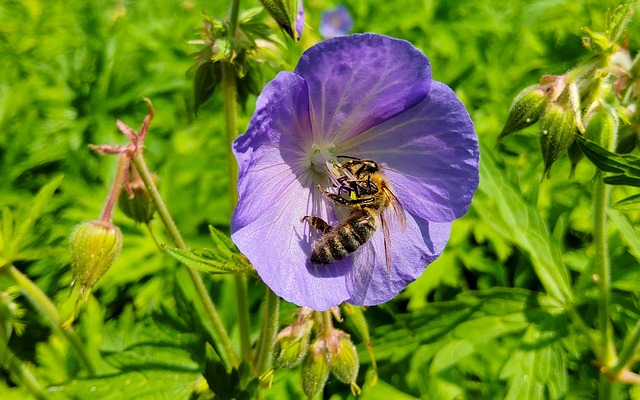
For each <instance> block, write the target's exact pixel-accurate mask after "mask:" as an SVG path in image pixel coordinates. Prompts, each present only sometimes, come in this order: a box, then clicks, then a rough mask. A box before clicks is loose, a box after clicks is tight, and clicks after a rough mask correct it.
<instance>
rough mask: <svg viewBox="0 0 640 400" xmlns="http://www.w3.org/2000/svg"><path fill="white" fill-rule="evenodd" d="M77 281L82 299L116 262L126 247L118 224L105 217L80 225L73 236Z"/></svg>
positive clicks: (87, 296) (85, 298)
mask: <svg viewBox="0 0 640 400" xmlns="http://www.w3.org/2000/svg"><path fill="white" fill-rule="evenodd" d="M69 241H70V243H71V270H72V272H73V282H72V285H74V284H75V283H76V282H78V283H80V295H81V297H82V301H85V302H86V301H87V299H88V298H89V294H90V293H91V288H93V286H95V284H96V283H97V282H98V280H100V278H102V276H103V275H104V274H105V272H107V270H108V269H109V268H110V267H111V266H112V265H113V263H114V262H115V260H116V258H117V257H118V253H119V252H120V249H121V248H122V233H121V232H120V229H118V227H117V226H115V225H113V224H111V223H108V222H102V221H87V222H83V223H81V224H79V225H78V226H76V228H75V229H74V231H73V232H72V233H71V237H70V239H69Z"/></svg>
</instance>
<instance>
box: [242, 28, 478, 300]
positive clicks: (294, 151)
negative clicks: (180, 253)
mask: <svg viewBox="0 0 640 400" xmlns="http://www.w3.org/2000/svg"><path fill="white" fill-rule="evenodd" d="M233 151H234V154H235V156H236V158H237V160H238V166H239V177H238V195H239V200H238V204H237V206H236V209H235V211H234V214H233V218H232V221H231V229H232V239H233V241H234V242H235V243H236V245H237V246H238V248H239V249H240V251H241V252H242V253H244V254H245V255H246V256H247V257H248V258H249V260H250V261H251V262H252V263H253V265H254V267H255V268H256V270H257V271H258V274H259V275H260V277H261V278H262V280H263V281H264V282H265V283H266V284H267V285H268V286H269V287H270V288H271V289H272V290H273V291H274V292H275V293H276V294H277V295H279V296H280V297H282V298H284V299H285V300H287V301H290V302H293V303H295V304H298V305H301V306H303V305H304V306H308V307H311V308H313V309H315V310H326V309H328V308H330V307H332V306H335V305H338V304H340V303H342V302H344V301H348V302H349V303H352V304H357V305H374V304H379V303H383V302H386V301H388V300H390V299H391V298H393V297H394V296H395V295H396V294H397V293H398V292H400V291H401V290H402V289H403V288H405V287H406V286H407V285H408V284H409V283H410V282H412V281H414V280H415V279H416V278H417V277H418V276H420V274H421V273H422V272H423V271H424V269H425V268H426V266H427V265H428V264H429V263H431V262H432V261H434V260H435V259H436V258H437V257H438V256H439V255H440V253H441V252H442V250H443V249H444V246H445V244H446V243H447V240H448V238H449V231H450V229H451V222H452V221H453V220H454V219H456V218H459V217H460V216H462V215H464V214H465V212H466V211H467V209H468V207H469V203H470V202H471V198H472V196H473V194H474V192H475V190H476V188H477V185H478V146H477V137H476V134H475V132H474V130H473V123H472V122H471V119H470V118H469V114H468V113H467V111H466V110H465V108H464V106H463V105H462V103H461V102H460V101H459V100H458V98H457V97H456V95H455V94H454V93H453V91H452V90H451V89H450V88H449V87H447V86H446V85H444V84H442V83H440V82H436V81H432V80H431V68H430V65H429V60H428V59H427V57H425V56H424V55H423V54H422V53H421V52H420V51H419V50H417V49H416V48H415V47H413V46H412V45H411V44H410V43H409V42H406V41H404V40H399V39H393V38H390V37H387V36H382V35H376V34H358V35H350V36H341V37H337V38H334V39H330V40H326V41H324V42H321V43H319V44H317V45H315V46H313V47H311V48H310V49H308V50H307V51H306V52H305V53H304V54H303V55H302V57H301V58H300V62H299V63H298V65H297V67H296V69H295V71H294V72H293V73H292V72H281V73H279V74H278V75H277V76H276V77H275V79H273V80H272V81H271V82H270V83H269V84H268V85H267V86H266V87H265V88H264V90H263V91H262V94H261V95H260V96H259V97H258V100H257V104H256V111H255V114H254V115H253V117H252V119H251V122H250V124H249V128H248V130H247V132H246V133H245V134H244V135H241V136H240V137H238V139H236V141H235V142H234V145H233ZM346 157H353V158H359V159H366V160H372V161H374V162H375V164H377V165H378V166H379V167H380V169H381V171H382V172H383V174H384V176H385V177H386V179H387V180H388V183H389V189H390V190H391V191H392V193H393V194H394V195H395V197H396V198H397V200H398V201H399V203H400V205H401V206H402V208H404V212H403V213H404V217H405V218H406V227H404V229H403V227H402V226H401V225H402V224H399V223H397V221H399V220H400V219H401V218H398V217H397V216H394V215H393V214H394V212H393V211H392V210H391V207H390V208H388V209H385V211H384V212H383V213H382V214H383V216H385V220H386V221H388V224H387V225H386V226H387V227H388V228H389V238H390V240H389V241H387V242H388V244H390V245H391V247H390V249H389V253H388V254H389V255H390V258H391V271H390V273H388V272H387V268H386V267H387V262H386V254H387V252H386V251H385V242H386V241H385V235H384V234H383V230H382V229H377V230H376V231H375V233H374V234H373V237H371V239H370V240H368V241H367V242H366V243H365V244H363V245H362V246H360V247H359V248H358V249H357V250H355V252H353V254H351V255H349V256H347V257H346V258H344V259H342V260H340V261H337V262H334V263H331V264H327V265H316V264H313V263H311V261H310V260H309V258H310V254H311V249H312V246H313V244H314V243H315V242H316V241H317V240H318V239H319V238H321V237H322V235H323V234H322V233H321V232H319V230H318V229H316V228H314V227H311V226H310V224H309V221H305V222H302V221H301V219H302V218H303V217H305V216H317V217H320V218H322V219H323V220H324V221H326V222H327V223H328V224H329V225H331V226H336V225H337V224H339V223H340V222H341V221H344V220H345V218H347V217H349V215H350V211H351V209H350V208H349V207H348V206H345V205H342V204H334V203H333V202H331V201H330V200H329V198H328V197H327V196H326V195H325V194H323V193H322V192H321V191H320V190H318V188H317V185H320V186H321V188H323V189H326V190H328V191H330V192H332V193H334V194H335V193H336V192H338V195H336V197H341V198H343V199H345V198H346V199H347V200H348V199H350V198H351V197H349V196H356V198H357V193H355V189H356V186H358V185H360V186H358V188H359V190H361V191H367V190H369V192H373V191H374V190H373V189H372V186H371V183H370V182H367V179H366V177H364V178H363V180H362V182H360V183H357V182H355V181H353V180H350V179H351V178H353V177H351V178H344V177H343V180H342V184H343V186H345V185H346V188H345V187H343V188H342V193H340V192H339V191H340V189H338V188H337V186H336V185H339V183H338V178H340V175H347V174H348V171H345V169H344V168H342V169H341V168H340V165H344V164H345V162H347V161H348V160H350V158H346ZM345 179H347V180H345ZM332 184H333V186H332ZM349 185H351V186H349ZM374 186H375V185H374ZM327 188H328V189H327ZM367 188H369V189H367ZM348 189H353V190H352V191H350V190H348ZM374 189H379V188H378V187H377V186H376V187H375V188H374ZM378 225H380V224H378Z"/></svg>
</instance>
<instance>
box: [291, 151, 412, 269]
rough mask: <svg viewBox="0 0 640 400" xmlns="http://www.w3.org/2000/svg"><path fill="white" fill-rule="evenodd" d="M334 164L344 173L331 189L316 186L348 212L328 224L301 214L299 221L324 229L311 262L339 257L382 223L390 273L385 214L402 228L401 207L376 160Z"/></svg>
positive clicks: (366, 238)
mask: <svg viewBox="0 0 640 400" xmlns="http://www.w3.org/2000/svg"><path fill="white" fill-rule="evenodd" d="M345 158H346V157H345ZM336 168H337V169H338V171H340V173H342V174H343V175H342V176H340V177H339V178H337V183H336V184H335V185H334V187H333V192H331V191H329V190H326V189H324V188H323V187H322V186H320V185H318V189H319V190H320V191H321V192H322V193H323V194H324V195H325V196H326V197H327V198H328V199H329V200H330V201H331V202H332V203H334V204H339V205H343V206H345V207H346V208H347V209H349V210H350V213H349V215H348V216H347V217H346V218H345V219H344V220H343V221H341V222H340V223H338V224H337V225H336V226H330V225H329V224H328V223H327V222H325V221H324V220H323V219H322V218H320V217H317V216H309V215H307V216H305V217H304V218H302V222H307V223H309V225H311V226H312V227H314V228H316V229H318V230H319V231H320V232H322V233H323V236H322V237H320V238H319V239H318V240H317V241H316V242H315V243H314V244H313V246H312V249H311V256H310V257H309V259H310V261H311V262H312V263H313V264H320V265H326V264H332V263H334V262H336V261H339V260H342V259H343V258H345V257H347V256H348V255H349V254H351V253H353V252H355V251H356V250H357V249H358V248H359V247H360V246H362V245H363V244H365V243H367V241H369V239H371V237H372V236H373V235H374V233H375V232H376V230H377V229H378V227H381V228H382V232H383V234H384V251H385V261H386V266H387V273H388V274H389V275H390V274H391V237H390V236H391V235H390V231H389V226H388V223H387V221H386V220H385V214H386V211H387V210H391V211H393V213H394V215H395V217H396V219H397V221H398V223H399V226H400V229H402V230H404V229H405V226H406V217H405V213H404V209H403V208H402V206H401V205H400V203H399V202H398V199H397V198H396V196H395V195H394V194H393V192H392V191H391V189H390V188H389V182H388V181H387V179H386V177H385V176H384V173H383V172H382V171H381V170H380V167H379V166H378V164H377V163H376V162H375V161H373V160H364V159H359V158H353V159H351V160H349V161H347V162H345V163H343V164H338V165H336ZM334 192H335V193H334ZM378 217H379V221H378Z"/></svg>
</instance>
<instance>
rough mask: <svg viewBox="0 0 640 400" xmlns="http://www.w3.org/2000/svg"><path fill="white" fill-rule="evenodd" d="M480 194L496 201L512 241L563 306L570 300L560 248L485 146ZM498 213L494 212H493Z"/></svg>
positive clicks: (535, 210)
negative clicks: (527, 256)
mask: <svg viewBox="0 0 640 400" xmlns="http://www.w3.org/2000/svg"><path fill="white" fill-rule="evenodd" d="M481 153H482V154H483V160H482V162H481V163H480V182H481V185H480V187H479V188H478V191H479V192H481V193H484V195H485V196H487V200H488V201H493V202H494V204H495V207H496V210H495V211H497V214H498V215H499V216H500V217H501V218H502V219H503V220H504V224H505V225H506V226H507V227H508V229H509V234H510V239H511V240H512V241H513V242H514V243H515V244H516V245H517V246H518V247H519V248H520V249H522V250H523V251H525V252H526V253H527V254H528V255H529V256H530V258H531V262H532V264H533V268H534V270H535V272H536V275H537V276H538V279H540V282H541V283H542V284H543V286H544V288H545V290H546V291H547V293H548V294H550V295H552V296H554V297H555V298H556V299H558V300H560V301H561V302H562V303H567V302H569V301H570V299H571V289H570V286H569V273H568V270H567V268H566V266H565V265H564V263H563V262H562V259H561V257H560V253H559V249H558V248H557V245H556V244H555V243H554V242H552V240H551V238H550V235H549V231H548V230H547V227H546V225H545V223H544V219H543V218H542V216H541V215H540V212H539V210H538V208H537V206H536V205H535V204H531V203H528V202H525V201H524V200H523V199H524V195H523V194H522V192H521V191H520V188H519V187H517V186H516V185H514V184H512V183H511V182H510V181H509V179H508V177H507V176H506V174H505V173H504V172H503V171H502V170H501V169H500V168H498V166H497V164H496V161H495V159H494V158H493V155H492V151H491V149H489V148H487V147H486V146H482V150H481ZM494 213H495V212H494Z"/></svg>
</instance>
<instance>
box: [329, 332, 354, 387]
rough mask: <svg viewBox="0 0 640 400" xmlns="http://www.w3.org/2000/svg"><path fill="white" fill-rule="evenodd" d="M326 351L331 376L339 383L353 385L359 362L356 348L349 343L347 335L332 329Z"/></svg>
mask: <svg viewBox="0 0 640 400" xmlns="http://www.w3.org/2000/svg"><path fill="white" fill-rule="evenodd" d="M327 350H328V352H329V367H330V368H331V372H332V373H333V375H335V377H336V378H338V380H339V381H341V382H344V383H351V384H354V383H355V381H356V378H357V377H358V370H359V369H360V362H359V360H358V353H357V352H356V346H354V345H353V343H352V342H351V339H350V338H349V335H348V334H347V333H345V332H343V331H340V330H338V329H334V330H333V332H332V333H331V336H330V337H329V339H327Z"/></svg>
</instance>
